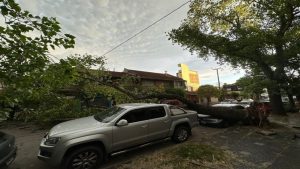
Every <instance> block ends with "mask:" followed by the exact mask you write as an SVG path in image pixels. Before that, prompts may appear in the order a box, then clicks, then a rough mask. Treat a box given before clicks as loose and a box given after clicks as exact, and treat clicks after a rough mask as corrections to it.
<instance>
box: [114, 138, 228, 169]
mask: <svg viewBox="0 0 300 169" xmlns="http://www.w3.org/2000/svg"><path fill="white" fill-rule="evenodd" d="M232 160H233V159H232V156H231V154H230V152H227V151H225V150H222V149H220V148H217V147H214V146H211V145H205V144H199V143H183V144H178V145H174V146H172V147H169V148H166V149H163V150H157V151H154V152H151V153H145V154H142V155H140V156H139V157H138V158H137V159H135V160H132V161H131V162H130V163H128V164H123V165H121V166H119V167H118V168H119V169H128V168H143V169H153V168H156V169H191V168H193V169H198V168H199V169H219V168H226V169H231V168H233V167H232V163H231V162H232Z"/></svg>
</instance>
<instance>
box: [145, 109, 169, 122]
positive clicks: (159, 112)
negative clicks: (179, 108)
mask: <svg viewBox="0 0 300 169" xmlns="http://www.w3.org/2000/svg"><path fill="white" fill-rule="evenodd" d="M147 114H149V116H150V119H155V118H160V117H165V116H166V111H165V109H164V107H162V106H159V107H151V108H148V111H147Z"/></svg>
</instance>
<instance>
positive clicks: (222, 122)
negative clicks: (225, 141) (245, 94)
mask: <svg viewBox="0 0 300 169" xmlns="http://www.w3.org/2000/svg"><path fill="white" fill-rule="evenodd" d="M212 107H220V108H222V107H224V108H227V109H228V108H229V109H240V110H242V109H245V107H243V106H241V105H239V104H227V103H226V104H224V103H222V104H215V105H212ZM198 120H199V123H200V125H203V126H209V127H218V128H224V127H229V126H230V125H232V124H234V123H235V122H236V121H234V120H228V119H220V118H216V117H213V116H211V115H206V114H198Z"/></svg>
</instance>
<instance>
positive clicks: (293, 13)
mask: <svg viewBox="0 0 300 169" xmlns="http://www.w3.org/2000/svg"><path fill="white" fill-rule="evenodd" d="M169 36H170V39H172V40H173V42H175V43H179V44H181V45H182V46H183V47H185V48H187V49H189V50H190V51H191V52H193V53H195V52H196V53H198V55H199V57H201V58H207V57H209V56H213V57H215V58H216V59H217V60H219V61H220V62H227V63H230V64H231V65H233V66H235V67H237V66H242V67H244V68H246V69H250V70H251V69H256V70H257V69H259V71H262V72H263V73H264V74H265V76H266V77H267V78H268V79H269V80H270V81H272V82H273V83H270V84H272V85H271V86H269V87H268V89H269V95H270V99H271V102H272V105H273V110H274V111H275V112H276V113H282V112H284V110H283V106H282V102H281V96H280V88H281V86H284V85H286V83H287V82H288V81H289V80H290V79H289V78H288V76H287V74H289V73H290V72H291V71H296V72H298V75H299V65H300V55H299V54H300V47H299V46H300V1H299V0H216V1H212V0H195V1H193V2H192V3H191V5H190V10H189V12H188V17H187V18H186V19H185V20H184V21H183V23H182V25H181V26H180V27H179V28H178V29H173V30H172V31H171V32H170V33H169ZM296 74H297V73H296Z"/></svg>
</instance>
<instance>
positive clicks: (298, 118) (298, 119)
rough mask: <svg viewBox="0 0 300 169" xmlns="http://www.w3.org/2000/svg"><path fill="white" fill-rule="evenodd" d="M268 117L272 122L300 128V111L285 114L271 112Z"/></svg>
mask: <svg viewBox="0 0 300 169" xmlns="http://www.w3.org/2000/svg"><path fill="white" fill-rule="evenodd" d="M268 119H269V120H270V122H273V123H277V124H280V125H284V126H287V127H293V128H299V129H300V113H288V114H287V116H279V115H275V114H271V115H270V117H269V118H268Z"/></svg>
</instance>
